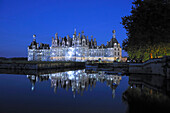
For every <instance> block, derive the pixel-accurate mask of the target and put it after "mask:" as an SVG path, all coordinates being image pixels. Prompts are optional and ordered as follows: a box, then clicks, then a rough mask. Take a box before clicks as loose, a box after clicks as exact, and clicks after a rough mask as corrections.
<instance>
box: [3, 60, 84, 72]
mask: <svg viewBox="0 0 170 113" xmlns="http://www.w3.org/2000/svg"><path fill="white" fill-rule="evenodd" d="M73 67H74V68H76V67H85V63H84V62H71V61H69V62H64V61H55V62H53V61H1V62H0V69H19V70H42V69H62V68H73Z"/></svg>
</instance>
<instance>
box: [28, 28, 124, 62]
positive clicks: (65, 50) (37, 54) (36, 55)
mask: <svg viewBox="0 0 170 113" xmlns="http://www.w3.org/2000/svg"><path fill="white" fill-rule="evenodd" d="M34 37H35V36H34ZM121 57H122V49H121V47H120V44H119V43H118V41H117V39H116V37H115V30H113V36H112V38H111V40H110V41H109V42H107V45H104V44H102V45H101V46H97V41H96V39H95V38H94V39H93V36H91V40H89V38H88V36H85V35H84V32H83V31H82V33H81V34H80V33H79V34H78V35H77V34H76V30H75V31H74V34H73V37H72V38H71V37H69V35H67V37H64V38H61V37H58V34H57V33H56V34H55V38H53V37H52V45H51V47H49V45H48V44H42V43H40V45H39V44H38V43H37V42H36V40H35V39H34V40H33V42H32V43H31V45H30V46H29V47H28V61H32V60H35V61H81V62H84V61H88V60H90V61H92V60H99V59H100V60H102V61H114V60H117V59H119V60H121Z"/></svg>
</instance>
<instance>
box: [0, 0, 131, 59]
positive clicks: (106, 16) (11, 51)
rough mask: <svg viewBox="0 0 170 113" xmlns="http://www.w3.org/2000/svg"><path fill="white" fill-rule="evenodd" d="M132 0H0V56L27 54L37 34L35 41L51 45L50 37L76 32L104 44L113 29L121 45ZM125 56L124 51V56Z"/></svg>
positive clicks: (24, 55)
mask: <svg viewBox="0 0 170 113" xmlns="http://www.w3.org/2000/svg"><path fill="white" fill-rule="evenodd" d="M132 1H133V0H0V57H26V56H27V47H28V45H30V43H31V41H32V40H33V38H32V35H33V34H36V35H37V37H36V40H37V42H39V43H40V42H42V43H47V44H50V46H51V39H52V38H51V37H52V36H53V37H54V35H55V33H56V32H57V33H58V35H59V36H61V37H64V36H66V35H70V37H72V35H73V33H74V28H76V29H77V33H79V32H81V31H82V30H83V31H84V33H85V35H86V36H87V35H88V36H89V37H90V36H91V35H93V37H94V38H96V39H97V43H98V45H101V44H102V43H103V44H105V45H106V43H107V41H110V39H111V38H112V30H113V29H115V30H116V37H117V40H118V41H119V43H120V44H122V41H123V39H125V38H127V36H126V31H125V29H124V28H123V26H122V25H121V24H120V22H121V21H122V20H121V17H123V16H126V15H130V11H131V6H132ZM125 55H127V54H126V53H125V52H123V56H125Z"/></svg>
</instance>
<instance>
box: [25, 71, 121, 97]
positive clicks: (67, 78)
mask: <svg viewBox="0 0 170 113" xmlns="http://www.w3.org/2000/svg"><path fill="white" fill-rule="evenodd" d="M27 78H28V79H30V81H31V83H32V88H31V89H32V90H35V84H36V82H38V81H44V80H50V81H51V87H53V88H54V92H55V93H56V90H57V89H58V88H63V89H65V90H66V91H68V90H69V89H70V88H71V90H72V92H73V97H75V94H76V92H77V93H78V94H81V95H83V92H84V91H87V90H88V87H89V86H90V91H91V90H92V88H95V86H96V82H100V83H104V82H106V86H107V87H110V88H111V90H112V97H113V98H114V97H115V90H116V87H117V86H118V85H119V83H120V81H121V79H122V77H121V76H120V75H117V74H111V75H108V74H106V73H105V72H104V71H99V72H95V73H94V72H93V73H92V72H85V69H83V70H76V71H66V72H58V73H53V74H43V75H39V76H35V75H27Z"/></svg>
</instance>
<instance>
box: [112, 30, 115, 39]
mask: <svg viewBox="0 0 170 113" xmlns="http://www.w3.org/2000/svg"><path fill="white" fill-rule="evenodd" d="M112 33H113V38H116V36H115V33H116V31H115V30H113V31H112Z"/></svg>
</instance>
